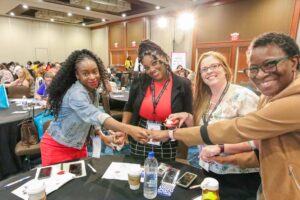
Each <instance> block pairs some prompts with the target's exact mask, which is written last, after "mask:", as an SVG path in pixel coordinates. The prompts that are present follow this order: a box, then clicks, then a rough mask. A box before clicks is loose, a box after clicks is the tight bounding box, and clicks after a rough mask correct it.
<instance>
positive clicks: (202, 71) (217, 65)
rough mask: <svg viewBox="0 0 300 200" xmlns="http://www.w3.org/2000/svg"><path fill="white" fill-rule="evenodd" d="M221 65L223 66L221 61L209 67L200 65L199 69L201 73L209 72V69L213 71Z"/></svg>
mask: <svg viewBox="0 0 300 200" xmlns="http://www.w3.org/2000/svg"><path fill="white" fill-rule="evenodd" d="M221 66H223V65H222V64H221V63H215V64H211V65H209V66H208V67H200V70H199V71H200V73H201V74H204V73H207V72H208V70H209V69H210V70H212V71H215V70H216V69H218V68H219V67H221Z"/></svg>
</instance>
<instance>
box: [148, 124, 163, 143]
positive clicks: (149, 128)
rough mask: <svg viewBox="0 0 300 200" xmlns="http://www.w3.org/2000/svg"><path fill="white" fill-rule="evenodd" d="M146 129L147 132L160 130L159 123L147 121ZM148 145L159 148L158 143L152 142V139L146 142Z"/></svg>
mask: <svg viewBox="0 0 300 200" xmlns="http://www.w3.org/2000/svg"><path fill="white" fill-rule="evenodd" d="M147 129H148V130H156V131H159V130H161V127H160V123H158V122H154V121H149V120H148V121H147ZM148 144H152V145H156V146H160V142H153V141H152V139H151V140H150V141H149V142H148Z"/></svg>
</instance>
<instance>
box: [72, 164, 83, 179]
mask: <svg viewBox="0 0 300 200" xmlns="http://www.w3.org/2000/svg"><path fill="white" fill-rule="evenodd" d="M69 172H70V173H72V174H75V176H81V175H82V166H81V163H74V164H70V166H69Z"/></svg>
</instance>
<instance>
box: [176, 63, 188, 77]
mask: <svg viewBox="0 0 300 200" xmlns="http://www.w3.org/2000/svg"><path fill="white" fill-rule="evenodd" d="M174 74H176V75H178V76H181V77H184V78H187V76H188V74H189V72H188V71H187V70H185V69H184V68H183V67H182V65H178V66H177V67H176V70H175V71H174Z"/></svg>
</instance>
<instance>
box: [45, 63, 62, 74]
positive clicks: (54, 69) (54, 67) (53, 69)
mask: <svg viewBox="0 0 300 200" xmlns="http://www.w3.org/2000/svg"><path fill="white" fill-rule="evenodd" d="M60 68H61V64H60V63H59V62H56V63H55V64H54V65H51V66H50V69H49V70H48V72H52V73H53V74H56V73H57V72H58V71H59V70H60Z"/></svg>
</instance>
